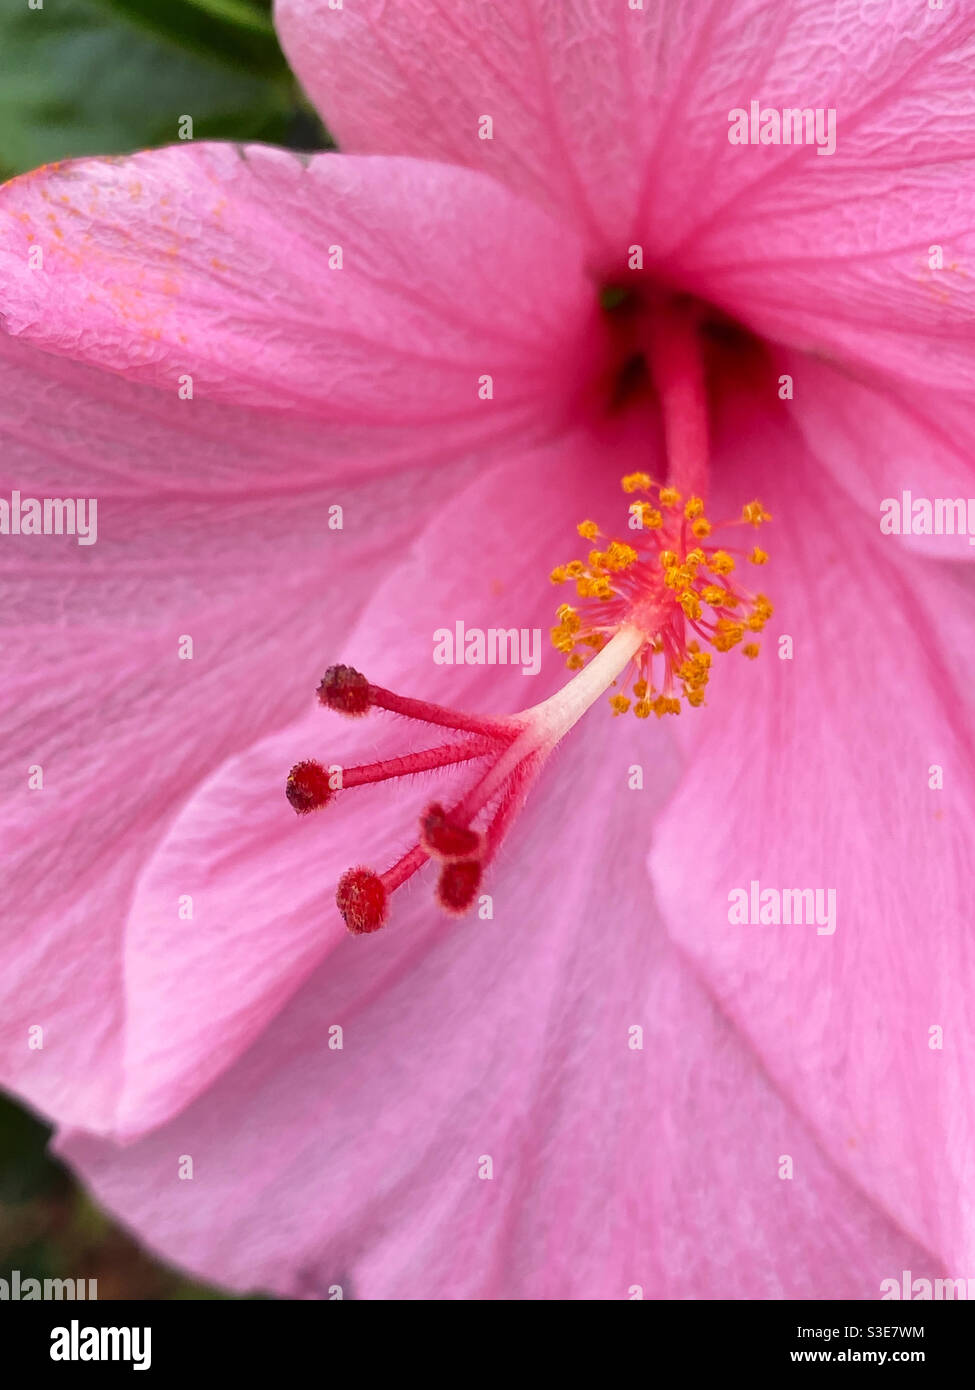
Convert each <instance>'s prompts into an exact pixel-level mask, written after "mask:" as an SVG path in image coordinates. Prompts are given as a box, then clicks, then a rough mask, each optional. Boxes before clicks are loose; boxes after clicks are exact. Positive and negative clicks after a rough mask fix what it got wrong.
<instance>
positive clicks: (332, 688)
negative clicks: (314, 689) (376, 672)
mask: <svg viewBox="0 0 975 1390" xmlns="http://www.w3.org/2000/svg"><path fill="white" fill-rule="evenodd" d="M318 698H319V700H320V701H321V702H322V704H323V705H325V706H326V707H327V708H328V709H333V710H335V712H336V714H347V715H350V716H352V717H353V718H358V716H359V715H362V714H365V713H366V711H367V710H368V709H369V706H370V705H371V704H372V701H371V699H370V696H369V682H368V681H367V680H366V678H365V676H363V675H360V674H359V672H358V671H356V670H355V669H354V668H353V667H351V666H330V667H329V668H328V670H327V671H326V672H325V674H324V676H322V679H321V683H320V684H319V687H318Z"/></svg>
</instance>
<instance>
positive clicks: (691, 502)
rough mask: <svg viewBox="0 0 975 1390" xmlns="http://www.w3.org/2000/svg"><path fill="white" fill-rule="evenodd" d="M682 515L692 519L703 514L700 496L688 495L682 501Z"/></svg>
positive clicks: (702, 503)
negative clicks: (685, 499)
mask: <svg viewBox="0 0 975 1390" xmlns="http://www.w3.org/2000/svg"><path fill="white" fill-rule="evenodd" d="M684 515H685V516H686V517H687V519H688V521H693V520H694V518H695V517H696V516H703V515H704V501H703V499H702V498H700V497H688V499H687V501H686V502H685V503H684Z"/></svg>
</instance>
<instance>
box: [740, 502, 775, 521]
mask: <svg viewBox="0 0 975 1390" xmlns="http://www.w3.org/2000/svg"><path fill="white" fill-rule="evenodd" d="M741 519H742V521H748V522H750V523H751V524H752V526H761V524H762V522H763V521H771V520H772V516H771V513H769V512H767V511H766V510H765V508H764V507H763V506H762V504H761V502H759V500H758V498H756V499H755V501H754V502H746V503H745V505H744V506H743V507H742V509H741Z"/></svg>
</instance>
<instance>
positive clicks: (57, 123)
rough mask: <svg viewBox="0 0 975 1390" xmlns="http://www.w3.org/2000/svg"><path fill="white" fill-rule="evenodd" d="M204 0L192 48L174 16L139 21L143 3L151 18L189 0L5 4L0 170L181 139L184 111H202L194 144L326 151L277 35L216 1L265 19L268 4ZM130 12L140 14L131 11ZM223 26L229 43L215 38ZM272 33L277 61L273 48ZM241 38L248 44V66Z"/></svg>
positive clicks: (196, 114) (0, 33) (195, 114)
mask: <svg viewBox="0 0 975 1390" xmlns="http://www.w3.org/2000/svg"><path fill="white" fill-rule="evenodd" d="M200 3H201V4H205V5H206V6H207V11H206V13H205V14H204V18H205V19H206V21H207V25H208V26H211V27H207V26H204V30H205V33H206V37H205V39H200V41H199V42H198V43H195V44H194V51H187V49H186V47H182V46H180V45H184V44H185V45H188V44H189V43H190V36H189V32H188V31H187V32H182V33H177V32H175V31H174V26H173V25H172V24H170V25H169V32H168V36H166V37H163V31H164V29H166V27H167V24H166V22H165V19H160V22H159V24H158V25H153V26H150V25H149V24H148V22H145V23H142V24H140V27H136V25H135V23H134V22H131V21H132V20H134V18H135V15H134V11H135V9H136V8H140V9H142V10H143V11H144V12H145V15H144V16H143V18H144V19H145V17H146V16H148V14H149V11H150V10H154V11H156V12H157V15H158V16H162V17H169V16H170V15H173V16H177V17H178V15H177V12H178V11H179V12H181V11H187V10H196V9H198V8H199V6H197V5H194V4H190V3H188V0H44V7H43V9H39V10H32V9H29V8H28V6H27V0H5V4H4V6H3V8H2V11H0V178H9V177H10V176H12V175H13V174H15V173H20V172H21V171H23V170H25V169H31V168H34V167H36V166H37V165H39V164H47V163H50V162H51V161H53V160H57V159H69V158H73V157H75V156H78V155H89V154H126V153H129V152H130V151H132V150H136V149H142V148H145V147H146V146H150V145H163V144H171V143H175V142H176V141H177V139H178V137H179V122H180V118H181V117H183V116H191V117H192V118H193V136H194V139H196V140H201V139H233V140H267V141H270V142H273V143H275V144H292V143H299V144H300V145H301V147H302V148H306V149H307V148H318V147H321V146H322V144H323V143H324V142H325V141H324V136H323V132H322V131H321V128H320V126H318V124H317V121H316V120H315V119H314V117H313V116H311V115H310V113H309V112H308V109H307V107H304V106H303V104H302V102H301V99H300V97H299V96H298V93H297V88H296V85H295V83H294V81H293V79H292V78H291V76H290V74H289V73H288V71H287V68H286V66H285V65H284V59H283V57H282V56H281V54H280V50H279V49H278V48H277V41H276V40H275V39H274V37H273V33H272V34H271V35H270V40H269V38H268V35H267V34H266V33H265V31H264V30H263V29H260V28H256V29H253V30H252V29H248V28H246V27H244V26H243V25H241V24H239V23H236V22H230V21H228V20H227V19H226V18H219V17H215V16H216V14H217V7H219V8H220V10H224V9H225V8H226V9H227V12H228V13H230V12H236V11H238V10H241V11H244V10H246V11H251V12H252V13H253V14H254V15H256V16H258V19H259V21H260V22H263V23H264V24H265V25H266V24H267V23H268V17H267V14H266V12H265V11H264V10H263V9H262V8H261V7H260V6H258V5H256V4H254V3H252V0H200ZM123 9H125V10H131V11H133V13H132V14H131V15H130V16H129V18H124V17H123V16H122V13H121V11H122V10H123ZM201 13H203V12H202V11H201ZM184 18H185V16H184ZM212 26H216V27H215V28H214V27H212ZM218 29H219V30H220V31H221V32H222V34H223V36H224V40H225V42H223V46H222V47H221V46H220V44H216V40H215V38H214V35H215V34H216V32H217V30H218ZM153 30H158V32H154V31H153ZM200 32H203V31H200ZM241 35H243V36H244V38H243V39H241ZM269 41H270V43H271V44H272V45H273V51H274V52H275V53H276V54H277V57H276V59H272V58H269V57H268V56H267V51H266V45H267V44H268V42H269ZM235 42H236V43H237V44H238V48H237V49H235ZM214 44H216V47H214ZM240 44H242V45H243V47H244V48H245V49H249V51H250V52H251V60H249V61H250V66H249V69H248V70H244V69H245V66H246V64H245V61H244V59H242V58H241V57H240V51H239V49H240ZM208 45H209V47H208ZM250 45H253V47H252V48H249V46H250ZM217 50H219V51H217ZM205 52H206V53H209V54H210V56H209V57H206V56H203V55H204V53H205ZM262 53H263V54H264V57H263V58H262V57H261V56H260V55H261V54H262ZM231 64H234V66H231ZM262 64H263V70H259V69H260V68H261V65H262Z"/></svg>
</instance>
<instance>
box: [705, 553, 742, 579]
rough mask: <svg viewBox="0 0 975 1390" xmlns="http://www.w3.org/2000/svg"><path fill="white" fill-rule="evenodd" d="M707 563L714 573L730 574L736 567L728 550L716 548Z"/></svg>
mask: <svg viewBox="0 0 975 1390" xmlns="http://www.w3.org/2000/svg"><path fill="white" fill-rule="evenodd" d="M707 563H708V569H709V570H710V571H711V573H712V574H730V573H731V571H732V570H733V569H734V567H735V562H734V560H733V559H732V557H731V556H730V555H729V554H728V552H727V550H716V551H715V552H714V554H713V555H712V556H711V558H710V560H708V562H707Z"/></svg>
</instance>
